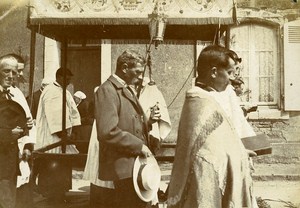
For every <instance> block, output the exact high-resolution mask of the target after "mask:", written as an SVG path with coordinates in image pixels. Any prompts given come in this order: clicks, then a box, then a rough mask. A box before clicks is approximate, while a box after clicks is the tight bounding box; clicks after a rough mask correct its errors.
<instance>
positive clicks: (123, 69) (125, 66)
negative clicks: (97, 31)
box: [122, 63, 128, 74]
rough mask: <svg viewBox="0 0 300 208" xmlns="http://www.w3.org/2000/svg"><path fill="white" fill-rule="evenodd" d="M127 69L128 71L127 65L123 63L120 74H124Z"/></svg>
mask: <svg viewBox="0 0 300 208" xmlns="http://www.w3.org/2000/svg"><path fill="white" fill-rule="evenodd" d="M127 69H128V65H127V64H126V63H124V64H123V65H122V72H123V73H124V74H126V72H127Z"/></svg>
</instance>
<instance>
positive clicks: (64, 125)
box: [61, 38, 68, 153]
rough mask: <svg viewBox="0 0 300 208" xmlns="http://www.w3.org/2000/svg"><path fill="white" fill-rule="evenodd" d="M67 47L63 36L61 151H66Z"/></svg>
mask: <svg viewBox="0 0 300 208" xmlns="http://www.w3.org/2000/svg"><path fill="white" fill-rule="evenodd" d="M67 47H68V41H67V38H64V39H63V41H62V53H61V66H62V67H63V86H62V87H63V94H62V96H63V97H62V98H63V99H62V141H63V143H62V145H61V149H62V153H66V143H67V138H68V136H67V129H66V104H67V99H66V95H67V94H66V90H67V86H66V84H67V80H66V74H67V73H66V68H67Z"/></svg>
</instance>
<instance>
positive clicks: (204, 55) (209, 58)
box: [197, 45, 230, 79]
mask: <svg viewBox="0 0 300 208" xmlns="http://www.w3.org/2000/svg"><path fill="white" fill-rule="evenodd" d="M229 58H230V57H229V55H228V49H226V48H224V47H222V46H218V45H209V46H207V47H205V48H204V49H203V50H202V51H201V53H200V55H199V57H198V64H197V73H198V78H201V79H205V78H207V76H209V75H210V72H211V69H212V68H213V67H216V68H217V69H220V68H227V67H228V66H229Z"/></svg>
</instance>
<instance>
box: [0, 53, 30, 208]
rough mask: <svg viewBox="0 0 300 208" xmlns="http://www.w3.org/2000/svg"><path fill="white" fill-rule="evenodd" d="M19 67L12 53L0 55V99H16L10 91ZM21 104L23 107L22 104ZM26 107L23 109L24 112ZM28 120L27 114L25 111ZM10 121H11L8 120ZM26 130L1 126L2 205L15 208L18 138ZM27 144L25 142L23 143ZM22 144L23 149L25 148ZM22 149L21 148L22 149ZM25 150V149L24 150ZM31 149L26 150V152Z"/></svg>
mask: <svg viewBox="0 0 300 208" xmlns="http://www.w3.org/2000/svg"><path fill="white" fill-rule="evenodd" d="M17 69H18V61H17V60H16V59H15V58H14V57H13V56H11V55H6V56H2V57H0V100H2V101H3V100H13V98H14V99H16V97H15V95H13V94H11V93H10V92H9V88H10V87H11V86H12V84H13V77H14V74H16V71H17ZM17 105H18V106H20V108H21V109H22V106H21V105H19V104H17ZM24 110H25V109H23V112H24ZM24 117H25V120H26V114H25V112H24ZM7 122H10V121H7ZM32 125H33V123H32V120H31V119H28V121H27V128H28V129H30V128H32ZM25 132H26V131H25V130H24V129H22V128H20V127H19V126H15V128H13V129H3V128H0V140H1V141H0V143H1V148H0V167H1V168H0V207H5V208H14V207H15V203H16V182H17V175H18V173H19V172H20V171H19V169H18V168H17V167H18V164H19V157H18V155H19V148H18V142H17V139H20V138H22V137H23V136H24V133H25ZM23 144H25V142H24V143H23ZM23 147H24V146H23V145H22V149H23ZM20 150H21V149H20ZM22 151H23V150H22ZM28 152H29V151H28V150H26V153H28Z"/></svg>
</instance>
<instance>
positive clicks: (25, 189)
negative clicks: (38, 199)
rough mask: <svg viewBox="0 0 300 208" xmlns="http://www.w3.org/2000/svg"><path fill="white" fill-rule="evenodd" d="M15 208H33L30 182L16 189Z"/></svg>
mask: <svg viewBox="0 0 300 208" xmlns="http://www.w3.org/2000/svg"><path fill="white" fill-rule="evenodd" d="M16 198H17V200H16V208H32V207H33V184H32V181H31V180H30V181H29V183H25V184H23V185H22V186H20V187H19V188H17V197H16Z"/></svg>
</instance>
